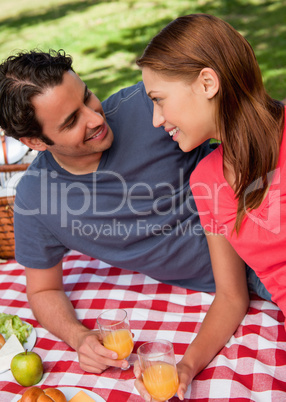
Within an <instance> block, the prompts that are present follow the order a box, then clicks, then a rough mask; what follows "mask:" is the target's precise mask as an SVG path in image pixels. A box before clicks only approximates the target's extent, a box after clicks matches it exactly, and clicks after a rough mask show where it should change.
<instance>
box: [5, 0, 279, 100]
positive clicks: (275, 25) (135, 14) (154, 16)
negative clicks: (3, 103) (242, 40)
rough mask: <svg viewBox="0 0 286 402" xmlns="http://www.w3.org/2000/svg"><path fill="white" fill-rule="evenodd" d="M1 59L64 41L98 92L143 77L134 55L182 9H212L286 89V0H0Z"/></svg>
mask: <svg viewBox="0 0 286 402" xmlns="http://www.w3.org/2000/svg"><path fill="white" fill-rule="evenodd" d="M0 10H1V14H0V60H2V59H4V58H6V57H8V56H9V55H10V54H13V53H15V52H17V51H19V50H24V49H33V48H39V49H42V50H48V49H49V48H53V49H56V50H58V49H64V50H65V51H66V52H67V53H69V54H71V55H72V56H73V59H74V67H75V69H76V71H77V72H78V73H79V74H80V76H81V78H82V79H83V80H84V81H85V82H86V83H87V84H88V86H89V87H90V89H91V90H93V91H94V92H95V93H96V94H97V96H98V97H99V98H100V99H102V100H103V99H104V98H106V97H107V96H108V95H110V94H111V93H113V92H114V91H117V90H119V89H120V88H122V87H124V86H127V85H131V84H133V83H135V82H137V81H138V80H140V79H141V72H140V71H139V70H138V68H137V67H136V64H135V60H136V58H137V57H138V56H140V54H141V53H142V51H143V49H144V47H145V46H146V44H147V43H148V41H149V40H150V39H151V38H152V36H154V35H155V34H156V33H157V32H158V31H159V30H160V29H161V28H163V27H164V26H165V25H166V24H167V23H168V22H170V21H171V20H172V19H174V18H176V17H177V16H179V15H184V14H189V13H198V12H204V13H210V14H214V15H216V16H218V17H221V18H223V19H225V20H226V21H228V22H229V23H230V24H231V25H233V26H234V27H235V28H236V29H237V30H238V31H240V32H241V33H242V34H243V35H244V36H245V37H246V38H247V39H248V41H249V42H250V43H251V45H252V46H253V48H254V50H255V53H256V55H257V58H258V61H259V64H260V67H261V70H262V73H263V78H264V82H265V85H266V88H267V90H268V92H269V93H270V95H271V96H273V97H275V98H277V99H282V98H285V97H286V24H285V22H286V0H268V1H267V0H249V1H246V0H186V1H185V0H153V1H148V0H138V1H135V0H120V1H112V0H109V1H108V0H105V1H104V0H101V1H100V0H45V1H43V0H0Z"/></svg>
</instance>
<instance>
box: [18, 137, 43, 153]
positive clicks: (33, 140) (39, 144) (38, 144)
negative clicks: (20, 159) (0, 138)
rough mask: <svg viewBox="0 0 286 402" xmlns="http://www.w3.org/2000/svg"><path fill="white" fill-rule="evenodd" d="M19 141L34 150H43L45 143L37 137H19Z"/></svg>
mask: <svg viewBox="0 0 286 402" xmlns="http://www.w3.org/2000/svg"><path fill="white" fill-rule="evenodd" d="M20 141H21V142H22V144H25V145H27V147H29V148H31V149H34V150H35V151H45V150H46V149H47V145H46V144H45V143H44V142H43V141H42V140H40V139H39V138H37V137H21V138H20Z"/></svg>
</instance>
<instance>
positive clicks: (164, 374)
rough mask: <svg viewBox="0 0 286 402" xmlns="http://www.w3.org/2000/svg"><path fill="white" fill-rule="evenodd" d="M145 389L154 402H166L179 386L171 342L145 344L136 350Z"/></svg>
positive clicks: (161, 341)
mask: <svg viewBox="0 0 286 402" xmlns="http://www.w3.org/2000/svg"><path fill="white" fill-rule="evenodd" d="M137 354H138V359H139V364H140V368H141V370H142V377H143V383H144V385H145V388H146V389H147V391H148V392H149V394H150V395H151V396H152V398H153V399H155V400H156V401H167V400H168V399H169V398H172V396H174V395H175V393H176V392H177V389H178V386H179V379H178V373H177V366H176V360H175V355H174V348H173V345H172V343H171V342H169V341H165V340H161V339H159V340H156V341H152V342H146V343H143V345H141V346H140V347H139V348H138V350H137Z"/></svg>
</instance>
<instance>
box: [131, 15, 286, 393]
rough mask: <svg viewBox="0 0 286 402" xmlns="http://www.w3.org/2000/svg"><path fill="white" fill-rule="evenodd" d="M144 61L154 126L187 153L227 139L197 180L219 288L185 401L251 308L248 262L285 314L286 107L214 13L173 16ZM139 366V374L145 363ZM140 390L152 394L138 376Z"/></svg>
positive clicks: (194, 353)
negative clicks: (269, 91) (272, 94)
mask: <svg viewBox="0 0 286 402" xmlns="http://www.w3.org/2000/svg"><path fill="white" fill-rule="evenodd" d="M137 64H138V66H139V67H140V68H141V69H142V76H143V81H144V85H145V88H146V92H147V94H148V95H149V97H150V98H151V99H152V101H153V103H154V112H153V124H154V126H156V127H157V126H158V127H159V126H164V128H165V130H166V131H167V132H168V133H169V135H170V136H171V137H172V139H173V140H174V141H177V142H178V145H179V147H180V148H181V149H182V150H183V151H184V152H189V151H191V150H192V149H194V148H195V147H197V146H198V145H200V144H202V143H203V142H204V141H206V140H208V139H211V138H214V139H216V140H218V141H221V145H220V146H219V147H218V148H217V149H216V150H215V151H213V152H212V153H211V154H210V155H208V156H207V157H206V158H205V159H203V160H202V161H201V162H200V163H199V165H198V167H197V169H196V170H195V172H194V173H193V174H192V176H191V178H190V185H191V188H192V192H193V194H194V198H195V201H196V204H197V208H198V211H199V214H200V219H201V223H202V226H203V227H204V229H205V232H206V234H207V239H208V245H209V249H210V255H211V260H212V267H213V271H214V276H215V281H216V295H215V298H214V302H213V303H212V305H211V307H210V309H209V311H208V314H207V315H206V318H205V320H204V322H203V324H202V326H201V329H200V331H199V334H198V335H197V337H196V339H195V340H194V342H193V343H192V344H191V345H190V346H189V347H188V349H187V351H186V353H185V355H184V357H183V359H182V360H181V362H179V364H178V372H179V378H180V385H179V389H178V396H179V398H180V399H181V400H182V399H183V398H184V393H185V391H186V389H187V386H188V384H189V383H190V382H191V381H192V379H193V378H194V376H195V375H196V374H197V373H198V372H199V371H200V370H202V369H203V368H204V367H205V366H206V365H207V364H208V363H209V362H210V361H211V359H212V358H213V357H214V356H215V355H216V354H217V353H218V351H219V350H220V349H221V348H222V347H223V346H224V345H225V343H226V342H227V341H228V339H229V338H230V337H231V335H232V334H233V333H234V331H235V330H236V328H237V326H238V325H239V323H240V322H241V320H242V318H243V317H244V315H245V313H246V311H247V308H248V303H249V300H248V289H247V282H246V273H245V264H244V261H245V262H246V263H247V264H248V265H249V266H250V267H251V268H253V269H254V270H255V272H256V274H257V275H258V276H259V277H260V279H261V281H262V282H263V283H264V285H265V287H266V288H267V289H268V291H269V292H270V294H271V295H272V300H273V301H274V302H275V303H277V304H278V306H279V307H280V308H281V310H282V311H283V313H284V315H286V254H285V252H284V247H283V246H284V245H285V244H286V180H285V176H286V166H285V165H286V164H285V159H286V134H285V127H284V124H285V110H284V106H283V104H282V103H281V102H278V101H276V100H274V99H271V98H270V96H269V95H268V94H267V93H266V91H265V88H264V86H263V83H262V77H261V72H260V69H259V66H258V64H257V61H256V58H255V55H254V52H253V50H252V48H251V46H250V45H249V43H248V42H247V41H246V40H245V39H244V38H243V37H242V36H241V35H240V34H239V33H238V32H237V31H236V30H235V29H233V28H232V27H231V26H230V25H229V24H227V23H226V22H224V21H222V20H220V19H218V18H216V17H213V16H210V15H206V14H195V15H188V16H185V17H180V18H178V19H176V20H175V21H173V22H171V23H170V24H169V25H168V26H167V27H165V28H164V29H163V30H162V31H161V32H160V33H159V34H158V35H157V36H156V37H155V38H153V40H152V41H151V42H150V44H149V45H148V46H147V48H146V50H145V52H144V54H143V56H142V57H141V58H140V59H139V60H138V61H137ZM135 372H136V374H137V377H138V376H139V375H140V370H138V366H136V368H135ZM137 388H138V390H139V392H140V393H141V395H142V396H144V397H146V398H145V399H146V400H148V398H149V396H148V395H147V394H146V390H145V389H144V387H143V384H142V383H141V381H139V380H137ZM149 400H150V399H149Z"/></svg>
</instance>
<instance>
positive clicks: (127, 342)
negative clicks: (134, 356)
mask: <svg viewBox="0 0 286 402" xmlns="http://www.w3.org/2000/svg"><path fill="white" fill-rule="evenodd" d="M103 345H104V346H105V347H106V348H107V349H110V350H113V351H114V352H116V353H117V354H118V359H119V360H121V359H125V358H126V357H128V356H129V355H130V353H131V352H132V350H133V339H132V335H131V333H130V331H129V330H128V329H117V330H116V331H112V332H110V333H109V334H108V335H106V336H105V337H104V338H103Z"/></svg>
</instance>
